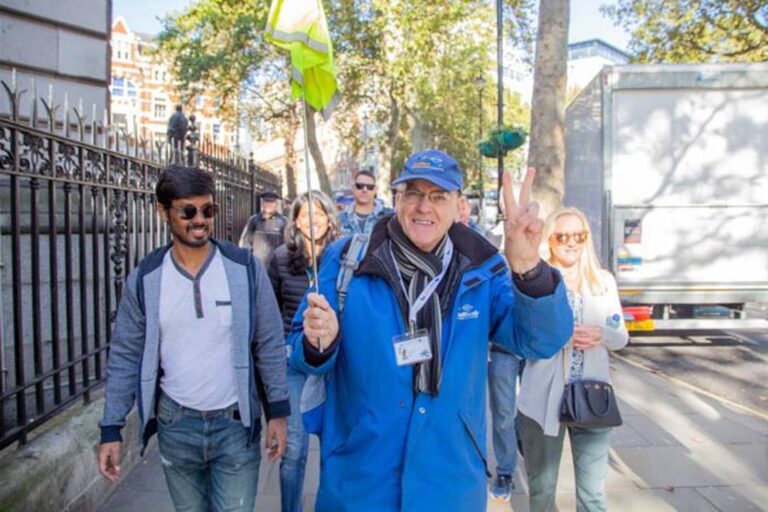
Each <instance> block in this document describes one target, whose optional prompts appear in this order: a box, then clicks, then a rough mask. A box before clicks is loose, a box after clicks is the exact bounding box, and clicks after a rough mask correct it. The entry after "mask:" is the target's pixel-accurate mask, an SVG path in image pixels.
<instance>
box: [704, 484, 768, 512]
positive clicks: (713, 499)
mask: <svg viewBox="0 0 768 512" xmlns="http://www.w3.org/2000/svg"><path fill="white" fill-rule="evenodd" d="M697 491H698V492H699V493H700V494H701V495H702V496H704V497H705V498H707V500H709V502H710V503H713V504H714V505H715V506H716V507H717V508H718V509H720V510H738V511H740V512H751V511H758V510H766V509H768V486H766V485H751V486H738V487H704V488H700V489H697Z"/></svg>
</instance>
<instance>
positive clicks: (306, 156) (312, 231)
mask: <svg viewBox="0 0 768 512" xmlns="http://www.w3.org/2000/svg"><path fill="white" fill-rule="evenodd" d="M301 104H302V106H303V107H304V169H305V171H306V173H307V205H308V213H309V252H310V257H311V258H312V275H313V276H314V278H313V281H314V282H315V283H314V286H315V292H317V293H320V284H319V280H318V279H317V277H318V276H317V251H316V250H315V223H314V218H315V216H314V209H315V201H314V198H313V197H312V176H311V174H310V170H309V136H308V135H307V116H308V115H309V114H308V113H307V111H308V107H307V100H306V99H305V98H304V96H303V95H302V97H301Z"/></svg>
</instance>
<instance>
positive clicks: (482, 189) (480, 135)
mask: <svg viewBox="0 0 768 512" xmlns="http://www.w3.org/2000/svg"><path fill="white" fill-rule="evenodd" d="M475 85H476V86H477V107H478V108H477V112H478V116H479V123H478V127H477V131H478V136H477V140H478V141H482V140H483V89H485V78H484V77H483V75H480V76H478V77H477V78H475ZM477 170H478V172H479V173H480V176H479V178H480V179H479V181H480V183H479V185H480V219H481V222H482V219H484V217H485V213H484V212H485V210H484V209H483V199H484V198H485V176H484V174H485V172H483V154H482V153H481V152H480V150H479V149H478V156H477Z"/></svg>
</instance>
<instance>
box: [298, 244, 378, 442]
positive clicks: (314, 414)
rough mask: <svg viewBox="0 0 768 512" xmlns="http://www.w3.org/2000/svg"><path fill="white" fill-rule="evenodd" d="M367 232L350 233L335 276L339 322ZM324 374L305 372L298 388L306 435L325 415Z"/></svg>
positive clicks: (316, 431)
mask: <svg viewBox="0 0 768 512" xmlns="http://www.w3.org/2000/svg"><path fill="white" fill-rule="evenodd" d="M369 240H370V235H369V234H364V233H357V234H355V235H353V236H352V239H351V240H350V242H349V244H348V245H347V247H346V248H345V249H344V251H343V252H342V253H343V257H342V260H341V267H339V273H338V275H337V276H336V292H337V293H338V305H339V314H338V317H339V322H340V321H341V315H342V313H343V312H344V304H345V303H346V300H347V290H348V289H349V283H350V282H351V281H352V276H353V275H354V273H355V270H357V267H359V266H360V261H361V260H362V259H363V256H365V252H366V251H367V250H368V242H369ZM325 379H326V376H325V375H307V380H306V381H305V382H304V388H303V389H302V390H301V401H300V403H299V411H300V412H301V421H302V423H303V424H304V430H306V431H307V432H308V433H310V434H316V435H318V436H319V435H320V434H322V431H323V416H324V414H325Z"/></svg>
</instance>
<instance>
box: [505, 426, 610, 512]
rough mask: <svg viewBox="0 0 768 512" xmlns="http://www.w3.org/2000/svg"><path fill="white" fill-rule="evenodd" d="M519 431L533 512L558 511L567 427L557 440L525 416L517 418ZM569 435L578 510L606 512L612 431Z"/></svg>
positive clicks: (573, 429)
mask: <svg viewBox="0 0 768 512" xmlns="http://www.w3.org/2000/svg"><path fill="white" fill-rule="evenodd" d="M517 427H518V431H519V433H520V439H521V440H522V442H523V452H524V453H525V469H526V472H527V473H528V489H529V491H528V493H529V503H530V511H531V512H550V511H554V510H555V491H556V490H557V474H558V471H559V469H560V457H561V455H562V453H563V438H564V437H565V430H566V427H564V426H562V425H561V426H560V432H559V433H558V435H557V437H552V436H545V435H544V431H543V430H542V428H541V426H539V424H538V423H536V422H535V421H533V420H532V419H531V418H529V417H527V416H525V415H524V414H519V415H518V416H517ZM568 435H569V436H570V439H571V450H572V451H573V466H574V474H575V477H576V510H577V511H578V512H604V511H605V510H606V505H605V489H604V487H605V478H606V476H607V475H608V451H609V449H610V447H611V442H610V435H611V428H610V427H605V428H578V427H568Z"/></svg>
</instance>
